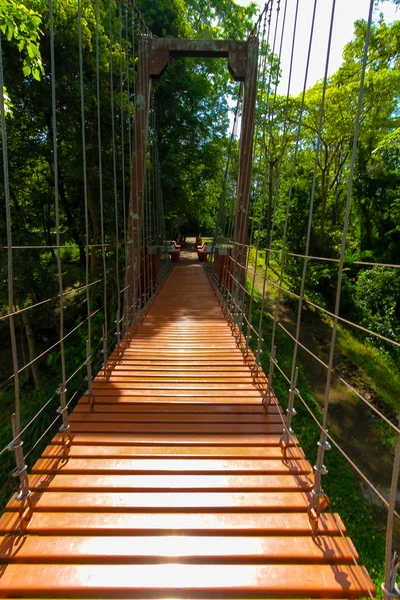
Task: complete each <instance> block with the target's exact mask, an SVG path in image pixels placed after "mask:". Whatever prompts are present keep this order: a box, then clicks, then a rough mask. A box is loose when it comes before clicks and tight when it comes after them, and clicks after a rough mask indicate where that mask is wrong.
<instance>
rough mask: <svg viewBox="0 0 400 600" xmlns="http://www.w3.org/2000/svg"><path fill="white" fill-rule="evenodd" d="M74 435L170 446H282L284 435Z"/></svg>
mask: <svg viewBox="0 0 400 600" xmlns="http://www.w3.org/2000/svg"><path fill="white" fill-rule="evenodd" d="M72 439H73V443H74V444H82V445H98V444H102V445H104V446H106V445H121V446H124V445H127V444H130V445H144V446H157V445H159V444H168V445H171V446H180V445H187V444H191V445H193V446H196V445H201V446H204V447H213V446H220V447H222V446H232V445H234V446H240V447H242V446H245V447H256V446H265V447H276V446H279V441H280V439H281V435H280V434H268V435H265V434H262V435H259V434H257V433H255V434H252V435H250V434H247V435H246V436H243V435H235V434H233V435H231V434H224V435H220V434H209V433H204V434H200V435H199V434H196V433H194V434H184V433H178V434H171V433H163V432H160V433H158V434H157V436H154V435H152V434H146V433H120V434H118V433H101V434H100V433H73V434H72ZM295 439H296V438H293V440H295ZM51 443H52V444H62V435H61V434H60V433H57V434H56V435H55V436H54V438H53V440H52V442H51ZM292 444H294V441H290V442H289V445H292Z"/></svg>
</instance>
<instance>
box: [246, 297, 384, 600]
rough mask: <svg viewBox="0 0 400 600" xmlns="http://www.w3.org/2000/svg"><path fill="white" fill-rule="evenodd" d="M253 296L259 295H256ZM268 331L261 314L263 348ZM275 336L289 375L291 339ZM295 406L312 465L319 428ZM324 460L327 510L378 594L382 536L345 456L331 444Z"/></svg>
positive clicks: (281, 391)
mask: <svg viewBox="0 0 400 600" xmlns="http://www.w3.org/2000/svg"><path fill="white" fill-rule="evenodd" d="M257 296H258V298H259V299H260V296H259V295H257ZM259 317H260V310H259V309H256V310H253V318H254V322H257V323H258V322H259ZM271 332H272V322H271V320H270V319H269V318H268V317H264V319H263V328H262V336H263V338H264V342H265V344H264V347H265V348H269V347H270V344H271ZM275 340H276V347H277V353H276V356H277V359H278V360H279V366H280V368H281V369H282V370H283V371H284V372H285V373H286V375H288V376H290V370H291V364H292V356H293V345H292V342H291V340H290V339H288V338H287V337H286V336H285V335H284V334H283V333H282V332H281V331H280V330H279V328H277V331H276V338H275ZM250 345H251V347H252V349H253V350H254V349H255V348H256V340H255V339H252V340H250ZM261 365H262V367H263V370H264V372H266V373H268V369H269V353H267V352H265V353H264V354H261ZM297 366H298V368H299V375H298V381H297V387H298V389H299V390H300V392H301V395H302V398H303V399H304V400H305V402H306V403H307V406H308V407H309V409H310V410H311V411H312V412H313V413H314V415H315V416H316V417H317V419H318V420H319V422H321V420H322V411H321V409H320V407H319V404H318V401H317V399H316V398H315V396H314V395H313V393H312V391H311V386H310V383H309V381H308V380H307V376H306V374H305V372H304V369H303V366H302V364H301V363H300V361H297ZM275 374H276V377H275V378H274V383H273V389H274V392H275V394H276V396H277V398H278V400H279V402H280V404H281V406H282V408H283V409H286V407H287V402H288V384H287V381H286V380H285V379H284V378H283V377H282V375H280V374H279V372H278V370H277V369H275ZM295 408H296V411H297V415H296V416H295V417H294V418H293V421H292V425H293V428H294V430H295V434H296V436H297V437H298V439H299V442H300V445H301V446H302V448H303V450H304V452H305V454H306V457H307V459H308V460H309V461H310V463H311V464H312V465H314V464H315V461H316V456H317V448H318V447H317V442H318V440H319V438H320V428H319V427H318V425H317V424H316V423H315V422H314V421H313V419H312V417H311V416H310V414H309V412H308V411H307V409H306V408H305V407H304V405H303V404H302V403H301V401H300V400H299V399H298V398H296V401H295ZM328 428H329V426H328ZM324 464H325V466H326V467H327V469H328V475H327V476H325V477H323V481H322V484H323V488H324V491H325V492H326V494H327V495H328V497H329V500H330V507H329V510H330V511H331V512H338V513H339V514H340V516H341V518H342V519H343V521H344V523H345V526H346V530H347V534H348V535H349V537H350V538H351V539H352V541H353V543H354V545H355V547H356V549H357V551H358V553H359V555H360V560H359V562H360V564H363V565H365V566H366V568H367V570H368V572H369V574H370V576H371V578H372V579H373V581H374V583H375V586H376V589H377V595H378V597H381V591H380V590H381V583H382V582H383V576H384V561H385V539H384V537H383V535H382V534H381V533H380V532H378V531H377V529H376V527H375V526H374V523H373V517H372V514H371V512H370V510H369V509H368V507H367V506H366V504H365V502H364V501H363V499H362V497H361V494H360V492H359V491H358V484H357V481H356V479H355V476H354V473H353V471H352V469H351V467H350V466H349V464H348V463H347V462H346V460H345V458H344V457H343V456H342V455H341V454H340V452H339V451H338V450H336V449H335V448H333V449H332V450H331V451H329V452H326V453H325V459H324Z"/></svg>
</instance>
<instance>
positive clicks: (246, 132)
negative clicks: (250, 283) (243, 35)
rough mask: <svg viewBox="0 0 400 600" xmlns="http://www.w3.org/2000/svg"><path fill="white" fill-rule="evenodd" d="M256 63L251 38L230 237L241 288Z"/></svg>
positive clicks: (245, 237) (245, 241)
mask: <svg viewBox="0 0 400 600" xmlns="http://www.w3.org/2000/svg"><path fill="white" fill-rule="evenodd" d="M257 64H258V39H257V38H251V39H250V41H249V43H248V59H247V73H246V79H245V82H244V92H243V112H242V123H241V129H240V155H239V173H238V184H237V192H236V197H237V203H236V206H237V209H236V225H235V235H234V242H235V246H234V252H233V254H234V258H235V261H236V262H235V263H234V264H235V265H236V269H235V271H236V275H235V279H236V280H237V281H238V282H240V284H241V285H242V286H243V287H244V283H245V276H246V275H245V273H246V272H245V268H244V267H245V265H246V244H247V243H248V221H249V200H250V186H251V175H252V168H253V134H254V113H255V104H256V95H257ZM237 287H238V290H237V294H236V296H237V300H239V301H240V300H241V298H240V297H241V296H242V295H243V293H242V290H241V288H240V286H237Z"/></svg>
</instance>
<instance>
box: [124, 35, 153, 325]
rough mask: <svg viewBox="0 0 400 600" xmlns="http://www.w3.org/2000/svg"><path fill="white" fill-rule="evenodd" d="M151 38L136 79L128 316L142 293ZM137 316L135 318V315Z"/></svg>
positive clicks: (144, 42)
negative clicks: (141, 267)
mask: <svg viewBox="0 0 400 600" xmlns="http://www.w3.org/2000/svg"><path fill="white" fill-rule="evenodd" d="M150 51H151V38H150V37H147V36H143V37H141V39H140V43H139V60H138V71H137V80H136V97H135V126H134V133H133V136H134V138H133V154H132V188H131V195H130V202H129V215H128V241H129V245H128V248H129V249H128V265H127V284H128V285H129V287H127V291H126V294H125V302H126V305H125V314H128V311H129V310H130V309H132V306H133V304H134V303H135V302H136V301H137V299H138V297H139V295H140V293H141V290H139V289H138V287H139V286H140V277H139V274H140V260H141V251H140V248H141V242H142V223H143V201H144V193H145V182H146V152H147V139H148V130H149V110H150V91H151V79H150V75H149V55H150ZM132 316H133V315H132Z"/></svg>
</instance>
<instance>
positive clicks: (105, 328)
mask: <svg viewBox="0 0 400 600" xmlns="http://www.w3.org/2000/svg"><path fill="white" fill-rule="evenodd" d="M99 19H100V18H99V0H95V20H96V40H95V43H96V100H97V143H98V161H99V200H100V231H101V243H102V244H104V202H103V158H102V147H101V106H100V57H99V25H100V20H99ZM101 250H102V259H103V286H104V287H103V306H104V323H103V341H104V346H103V363H104V366H107V364H108V346H107V339H108V322H107V264H106V253H105V248H104V246H103V247H102V249H101Z"/></svg>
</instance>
